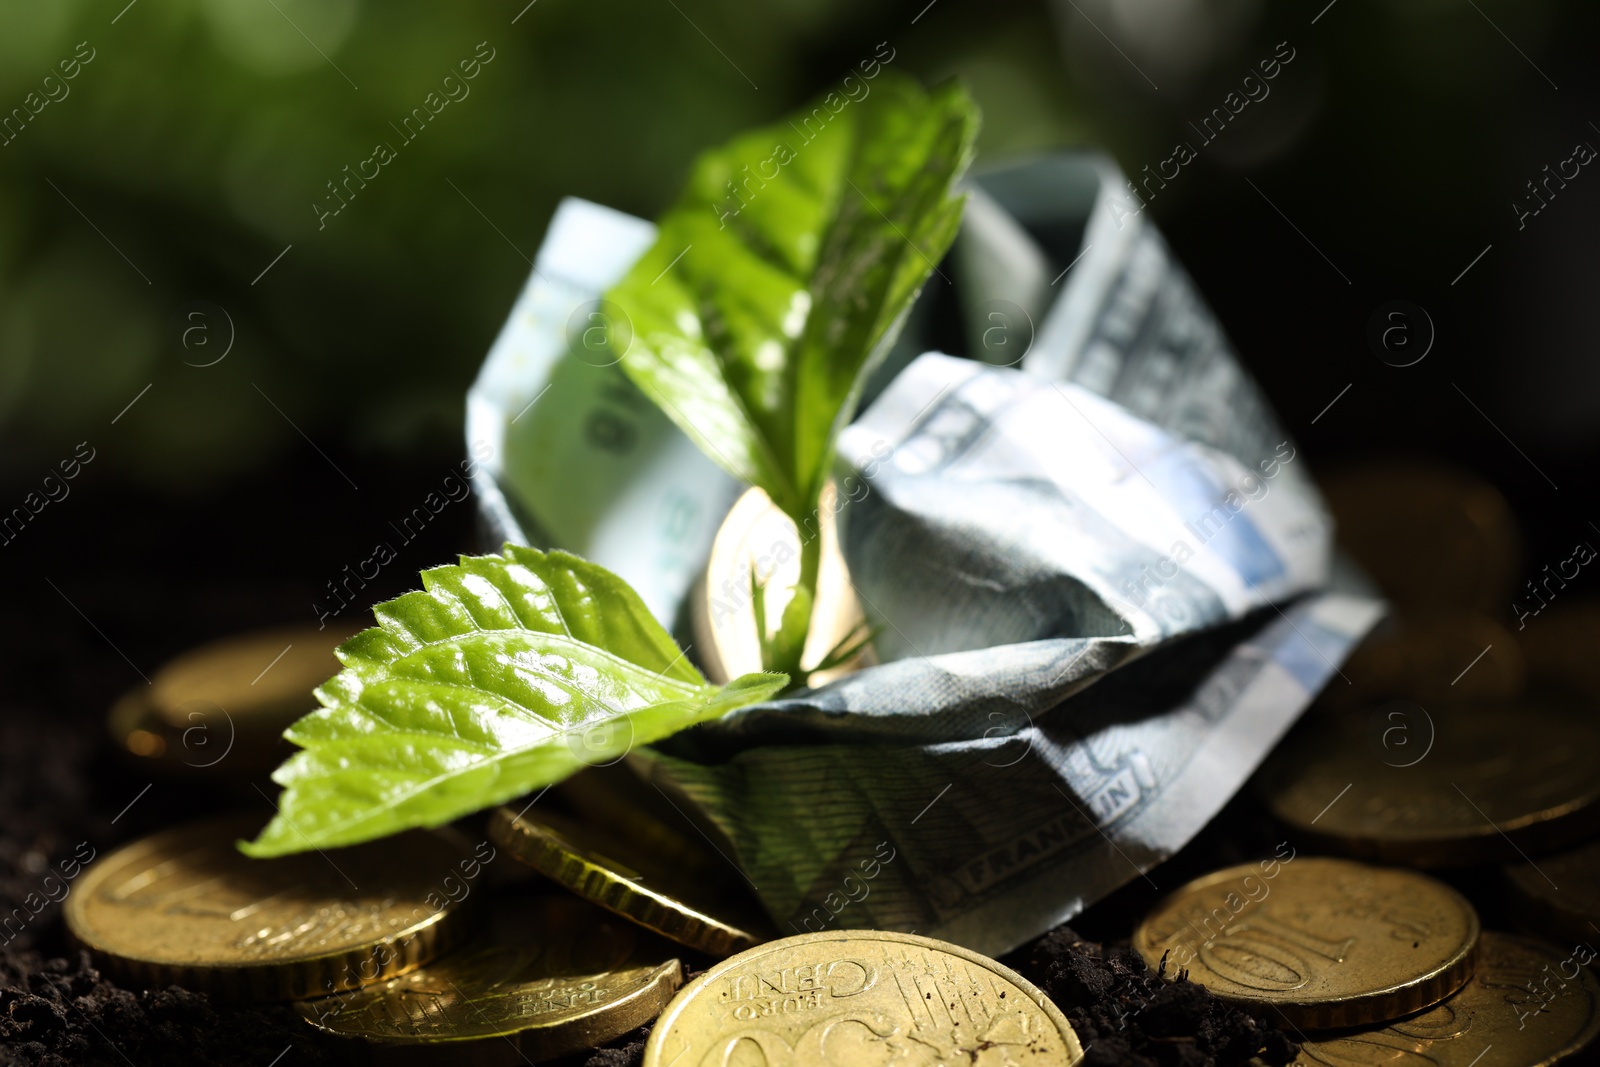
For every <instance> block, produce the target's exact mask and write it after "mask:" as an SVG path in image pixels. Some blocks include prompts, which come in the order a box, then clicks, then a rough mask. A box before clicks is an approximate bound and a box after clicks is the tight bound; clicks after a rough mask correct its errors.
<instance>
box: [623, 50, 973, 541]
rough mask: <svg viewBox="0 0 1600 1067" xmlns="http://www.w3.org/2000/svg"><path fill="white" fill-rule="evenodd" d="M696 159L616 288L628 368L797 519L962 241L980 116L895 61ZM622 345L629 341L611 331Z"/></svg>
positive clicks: (955, 90) (729, 464)
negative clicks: (872, 379)
mask: <svg viewBox="0 0 1600 1067" xmlns="http://www.w3.org/2000/svg"><path fill="white" fill-rule="evenodd" d="M861 85H863V86H865V87H867V89H868V92H867V93H866V95H864V96H862V97H861V99H859V100H852V99H850V98H848V97H845V96H843V95H840V94H838V93H830V94H828V95H826V96H824V97H823V98H822V99H821V100H819V101H818V102H817V103H816V104H815V105H813V106H811V107H808V108H806V109H804V110H802V111H800V112H798V113H796V114H795V115H794V116H792V117H791V118H790V119H789V120H788V121H786V122H783V123H779V124H776V125H773V126H770V127H767V128H765V129H760V130H756V131H754V132H752V133H748V134H745V135H743V136H741V137H738V138H736V139H735V140H734V141H732V142H730V143H729V144H727V145H725V146H724V147H722V148H719V149H715V150H713V151H711V152H708V153H706V154H705V155H703V156H701V157H700V159H699V160H698V161H697V162H696V164H695V167H694V170H693V173H692V176H691V177H690V180H689V184H688V187H687V189H686V190H685V191H684V193H683V195H682V197H681V198H680V199H679V201H678V202H677V204H676V206H674V207H673V208H672V209H671V210H670V211H669V212H668V213H667V214H666V216H665V217H663V218H662V219H661V220H660V222H659V236H658V237H657V239H656V243H655V244H654V246H652V247H651V249H650V250H649V251H648V252H646V253H645V255H644V256H643V257H642V258H641V259H640V261H639V262H638V263H637V264H635V266H634V267H633V269H632V270H631V271H630V272H629V273H628V275H627V277H626V278H624V279H623V281H622V282H620V283H619V284H618V285H617V286H616V287H615V288H614V289H613V290H612V291H611V292H610V293H609V294H608V297H609V299H610V300H611V301H612V302H613V303H615V304H616V305H617V306H618V307H620V308H621V309H622V310H623V311H624V312H625V313H626V314H627V316H628V318H629V319H630V320H631V321H630V325H631V332H632V342H631V345H630V346H629V348H628V350H627V351H626V353H625V355H624V357H623V360H622V365H623V367H624V369H625V370H626V371H627V372H628V374H629V375H630V376H631V377H632V378H633V379H634V381H635V382H637V383H638V384H639V386H640V388H641V389H643V390H644V392H645V393H646V394H647V395H649V396H650V397H651V398H652V399H654V400H655V401H656V403H657V404H658V405H660V407H661V408H662V409H663V410H664V411H666V412H667V414H668V415H669V416H670V417H671V418H672V419H673V420H674V421H675V422H676V423H677V424H678V425H679V426H680V427H681V428H682V429H683V430H684V432H685V433H687V434H688V435H689V436H690V437H691V438H692V439H694V441H695V442H696V443H697V444H699V446H700V447H701V449H702V450H704V451H705V452H706V454H707V455H709V456H711V457H712V458H713V459H715V460H716V461H717V462H718V463H720V464H721V465H722V466H723V467H724V468H726V469H727V470H728V471H729V472H730V473H732V474H734V475H735V476H737V477H739V478H742V479H744V480H745V481H748V482H750V483H751V484H753V485H757V486H760V487H761V488H762V489H764V490H766V492H767V495H768V496H770V497H771V498H772V500H773V502H774V503H776V504H777V505H778V506H779V507H780V508H782V509H783V510H784V511H785V512H787V513H788V514H789V515H791V516H793V517H795V518H796V519H797V520H799V519H801V518H803V517H804V516H805V515H806V514H807V513H809V512H810V511H811V510H812V509H813V508H814V507H815V506H816V501H817V497H818V494H819V493H820V492H821V489H822V485H823V483H824V482H825V481H826V479H827V476H828V472H829V468H830V466H831V465H832V462H833V449H834V440H835V438H836V437H837V435H838V432H839V431H840V430H841V429H842V428H843V426H844V424H845V423H846V422H847V421H848V420H849V418H850V417H851V416H852V414H853V411H854V408H855V404H856V401H857V399H858V397H859V393H860V389H861V385H862V382H863V380H864V378H865V372H866V371H867V370H868V369H869V368H870V366H871V363H872V360H873V358H874V357H875V356H879V355H881V354H882V353H883V352H884V351H886V350H887V347H888V345H889V343H890V342H892V340H893V333H894V331H895V330H896V329H897V328H898V323H899V322H900V321H901V319H902V317H903V315H904V313H905V311H906V310H907V309H908V308H909V306H910V304H911V301H912V299H913V298H914V297H915V296H916V294H917V291H918V290H919V289H920V287H921V286H922V284H923V283H924V282H925V281H926V280H927V279H928V277H929V276H930V275H931V274H932V272H933V271H934V269H935V265H936V264H937V262H938V260H939V259H940V257H941V256H943V255H944V253H945V251H946V249H948V248H949V246H950V242H951V241H952V240H953V239H954V237H955V232H956V227H957V225H958V224H959V222H960V216H961V207H962V200H961V199H960V198H959V197H956V196H953V195H952V187H953V186H954V184H955V182H956V180H957V179H958V178H959V177H960V175H961V173H962V171H963V170H964V169H965V168H966V165H967V162H968V160H969V158H970V157H971V153H972V140H973V137H974V136H975V134H976V129H977V112H976V108H975V107H974V105H973V104H972V102H971V100H970V99H969V98H968V97H967V95H966V93H965V92H964V91H963V90H962V89H961V88H960V87H959V86H955V85H947V86H945V87H943V88H940V89H937V90H934V91H933V92H931V93H929V92H924V91H923V90H922V89H921V88H920V87H918V86H917V85H916V84H915V83H914V82H913V81H911V80H910V79H908V78H903V77H900V76H898V75H895V74H893V73H892V72H889V71H884V72H882V74H881V75H880V76H879V77H878V78H876V79H875V80H872V81H863V82H861ZM618 343H619V346H620V344H621V343H622V341H621V338H620V337H619V339H618Z"/></svg>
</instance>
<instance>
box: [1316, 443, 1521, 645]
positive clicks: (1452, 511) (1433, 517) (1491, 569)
mask: <svg viewBox="0 0 1600 1067" xmlns="http://www.w3.org/2000/svg"><path fill="white" fill-rule="evenodd" d="M1321 482H1322V491H1323V496H1324V497H1325V498H1326V500H1327V502H1328V507H1329V509H1330V510H1331V511H1332V512H1333V517H1334V525H1335V527H1336V528H1337V529H1338V531H1339V543H1340V545H1342V546H1343V547H1344V548H1345V549H1347V550H1348V551H1349V552H1350V554H1351V555H1352V556H1354V557H1355V559H1356V560H1357V561H1358V562H1359V563H1360V564H1361V565H1362V567H1364V568H1365V569H1366V571H1367V573H1368V574H1370V575H1371V576H1372V577H1373V579H1374V580H1375V581H1376V582H1377V583H1378V585H1379V587H1380V588H1382V590H1383V592H1384V595H1385V596H1386V597H1388V598H1389V599H1390V600H1391V601H1393V602H1394V603H1395V604H1397V605H1398V606H1399V607H1400V609H1401V612H1402V614H1404V613H1406V612H1408V611H1410V610H1412V609H1417V608H1421V609H1426V610H1431V611H1453V610H1465V611H1474V610H1475V611H1486V612H1499V611H1505V610H1506V605H1507V604H1508V603H1509V602H1510V599H1511V596H1512V593H1513V587H1514V586H1515V584H1516V581H1517V569H1518V567H1520V566H1521V563H1522V549H1521V537H1520V535H1519V533H1518V530H1517V522H1516V518H1515V517H1514V515H1513V514H1512V511H1511V507H1510V505H1509V504H1507V503H1506V500H1505V497H1503V496H1502V495H1501V494H1500V491H1499V490H1498V489H1496V488H1495V487H1494V486H1492V485H1490V484H1489V483H1487V482H1485V481H1483V480H1482V479H1481V478H1478V477H1476V476H1474V475H1472V474H1469V473H1467V472H1465V471H1463V470H1460V469H1459V468H1455V467H1450V466H1445V465H1442V464H1438V463H1431V462H1421V461H1415V462H1396V461H1394V460H1386V461H1384V462H1383V463H1381V464H1377V463H1373V464H1367V465H1365V466H1361V467H1354V468H1349V469H1346V470H1344V471H1337V472H1334V473H1333V474H1332V475H1330V476H1328V477H1325V478H1323V479H1321Z"/></svg>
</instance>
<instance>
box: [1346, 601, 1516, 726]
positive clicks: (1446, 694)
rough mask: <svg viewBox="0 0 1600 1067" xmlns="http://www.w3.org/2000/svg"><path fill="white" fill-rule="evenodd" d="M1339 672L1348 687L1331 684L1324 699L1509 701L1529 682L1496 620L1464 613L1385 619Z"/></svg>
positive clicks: (1363, 702)
mask: <svg viewBox="0 0 1600 1067" xmlns="http://www.w3.org/2000/svg"><path fill="white" fill-rule="evenodd" d="M1468 665H1470V666H1471V668H1472V669H1471V670H1463V668H1464V667H1467V666H1468ZM1341 672H1342V673H1343V674H1344V676H1345V677H1346V678H1348V679H1349V681H1350V684H1349V685H1343V684H1341V685H1337V686H1330V687H1329V688H1328V689H1327V690H1326V691H1325V692H1324V693H1323V694H1322V697H1321V699H1322V701H1323V703H1324V704H1326V705H1329V706H1334V707H1339V708H1348V707H1356V706H1361V707H1370V706H1372V705H1373V704H1374V703H1377V702H1379V701H1383V700H1393V699H1406V700H1414V701H1416V702H1418V703H1420V704H1422V705H1424V706H1426V707H1428V708H1438V707H1440V706H1443V705H1454V704H1469V703H1473V702H1481V701H1492V700H1510V699H1514V698H1516V697H1518V696H1521V695H1522V690H1523V687H1524V685H1525V683H1526V680H1527V667H1526V663H1525V661H1524V658H1523V653H1522V647H1521V646H1520V645H1519V644H1518V643H1517V640H1516V638H1515V637H1513V636H1512V634H1511V633H1510V632H1509V631H1508V630H1507V629H1506V628H1505V627H1504V626H1501V625H1500V624H1499V623H1497V622H1495V621H1494V620H1493V619H1490V618H1488V617H1486V616H1483V615H1475V614H1470V613H1467V612H1454V613H1451V614H1449V615H1441V616H1416V615H1412V616H1407V617H1406V618H1404V619H1394V620H1390V621H1389V622H1387V623H1386V624H1385V625H1383V626H1381V627H1380V628H1379V629H1377V630H1375V631H1374V632H1373V633H1372V634H1371V635H1370V636H1369V637H1368V638H1367V639H1366V640H1364V641H1362V642H1361V644H1359V645H1357V646H1356V649H1355V651H1354V652H1352V653H1351V654H1350V659H1349V660H1348V661H1347V662H1346V663H1345V665H1344V666H1343V668H1341Z"/></svg>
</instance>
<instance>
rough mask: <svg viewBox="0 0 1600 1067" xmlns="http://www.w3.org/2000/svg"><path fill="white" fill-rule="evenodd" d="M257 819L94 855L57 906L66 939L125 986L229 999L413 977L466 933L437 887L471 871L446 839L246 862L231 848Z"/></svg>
mask: <svg viewBox="0 0 1600 1067" xmlns="http://www.w3.org/2000/svg"><path fill="white" fill-rule="evenodd" d="M262 821H263V820H262V819H260V818H259V817H257V816H255V815H248V816H232V817H226V818H222V819H215V820H211V821H207V822H203V823H196V824H193V825H190V826H184V827H179V828H178V829H175V830H168V831H165V832H163V833H159V834H155V835H153V836H151V837H147V838H144V839H143V840H140V841H135V842H134V843H133V844H130V845H125V846H123V847H122V848H120V849H117V850H116V851H115V852H112V853H110V854H109V855H107V856H104V857H103V858H101V859H100V860H99V861H98V862H96V863H94V864H92V865H90V866H89V867H87V868H86V869H85V871H84V874H83V876H82V878H81V879H80V881H79V883H78V884H77V885H76V886H75V887H74V892H73V893H72V895H71V896H69V897H68V898H67V900H66V904H65V912H66V920H67V928H68V930H69V931H71V933H72V936H73V937H74V938H75V939H76V940H77V941H78V942H79V943H81V944H82V945H83V946H84V947H86V948H88V949H89V950H90V951H91V952H92V953H93V954H94V956H95V959H96V960H97V962H98V963H99V965H100V966H101V967H102V968H103V969H105V970H106V971H108V972H111V973H112V974H115V975H116V976H117V977H118V978H119V979H121V980H123V981H124V982H127V983H129V984H138V985H143V986H157V985H166V984H168V983H173V984H177V985H181V986H186V987H188V988H190V989H197V990H201V991H203V992H208V993H212V994H213V995H217V996H221V997H224V998H227V999H265V998H278V997H310V996H319V995H321V994H324V993H328V992H330V991H339V990H344V989H353V988H355V987H357V986H360V985H364V984H367V983H369V982H374V981H377V980H378V979H381V978H388V977H392V976H394V975H398V974H404V973H405V972H407V971H409V970H412V969H414V968H416V967H419V966H421V965H422V964H424V963H426V962H427V961H428V960H430V959H432V958H433V957H435V956H436V955H438V954H439V953H440V952H442V951H444V950H445V949H447V948H449V947H450V946H451V945H453V944H455V943H456V942H457V941H459V940H460V939H461V937H462V936H463V935H464V934H465V933H467V932H468V930H467V924H468V920H469V918H470V915H469V913H468V911H467V910H466V909H465V908H464V907H463V905H462V904H460V903H457V902H454V901H451V900H449V899H448V898H447V896H446V894H445V892H444V891H443V890H441V889H440V886H441V885H442V884H444V883H445V880H446V879H454V878H459V874H460V871H461V869H462V864H466V863H471V862H473V861H472V860H471V859H470V858H469V857H468V853H467V850H466V848H465V847H464V846H463V844H462V843H461V842H459V841H458V840H456V839H455V837H454V835H450V834H445V833H427V832H421V831H416V832H412V833H407V834H401V835H398V836H396V837H390V838H386V839H384V840H382V841H375V842H372V843H370V844H365V845H357V846H355V847H352V848H341V849H334V850H332V851H329V852H327V853H322V852H305V853H300V854H298V855H294V856H285V857H282V858H280V859H270V860H256V859H250V858H249V857H247V856H245V855H244V854H243V853H241V852H239V850H238V849H237V848H235V847H234V843H235V842H236V841H238V840H239V839H240V838H248V837H253V836H254V835H255V833H256V832H257V831H259V830H260V828H261V823H262ZM451 884H454V882H453V881H452V882H451Z"/></svg>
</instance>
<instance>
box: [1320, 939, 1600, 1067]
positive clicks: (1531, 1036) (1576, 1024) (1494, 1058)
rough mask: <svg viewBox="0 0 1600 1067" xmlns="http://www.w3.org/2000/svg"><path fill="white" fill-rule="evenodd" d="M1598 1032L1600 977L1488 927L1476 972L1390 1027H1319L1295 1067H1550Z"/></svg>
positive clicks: (1569, 958)
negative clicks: (1331, 1031)
mask: <svg viewBox="0 0 1600 1067" xmlns="http://www.w3.org/2000/svg"><path fill="white" fill-rule="evenodd" d="M1596 1032H1600V982H1597V981H1596V980H1595V977H1594V973H1593V972H1592V971H1590V970H1589V969H1588V968H1587V967H1584V966H1582V965H1581V964H1580V963H1579V962H1578V960H1577V959H1576V958H1575V957H1574V956H1573V954H1572V953H1571V952H1569V951H1568V950H1567V949H1564V948H1558V947H1556V946H1555V945H1552V944H1549V943H1547V942H1544V941H1536V940H1532V939H1529V938H1524V937H1515V936H1513V935H1511V934H1501V933H1493V932H1486V933H1484V935H1483V937H1482V939H1481V940H1480V941H1479V943H1478V966H1477V971H1476V973H1474V974H1473V976H1472V980H1471V981H1469V982H1468V983H1467V984H1466V985H1464V986H1462V987H1461V989H1460V990H1459V991H1457V992H1456V993H1455V994H1454V995H1452V996H1451V997H1449V998H1448V999H1446V1000H1444V1001H1441V1002H1440V1003H1438V1004H1436V1005H1434V1006H1433V1007H1432V1008H1429V1009H1428V1010H1427V1011H1424V1012H1420V1013H1418V1014H1416V1015H1410V1016H1407V1017H1406V1018H1404V1019H1397V1020H1395V1021H1394V1022H1391V1023H1389V1024H1388V1025H1386V1026H1379V1027H1373V1028H1371V1029H1366V1030H1357V1031H1352V1032H1348V1033H1342V1034H1337V1035H1322V1034H1318V1035H1316V1036H1315V1037H1314V1038H1313V1039H1312V1040H1310V1041H1306V1042H1304V1043H1302V1044H1301V1046H1300V1056H1299V1058H1298V1059H1296V1060H1295V1061H1294V1062H1295V1064H1296V1067H1408V1065H1411V1064H1415V1065H1417V1067H1423V1065H1431V1067H1547V1065H1550V1064H1556V1063H1562V1062H1565V1061H1566V1060H1567V1059H1568V1057H1570V1056H1572V1055H1574V1054H1576V1053H1578V1052H1580V1051H1581V1050H1583V1049H1584V1048H1586V1047H1587V1046H1589V1045H1590V1044H1591V1043H1592V1042H1593V1041H1594V1038H1595V1034H1596Z"/></svg>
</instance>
